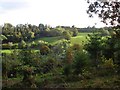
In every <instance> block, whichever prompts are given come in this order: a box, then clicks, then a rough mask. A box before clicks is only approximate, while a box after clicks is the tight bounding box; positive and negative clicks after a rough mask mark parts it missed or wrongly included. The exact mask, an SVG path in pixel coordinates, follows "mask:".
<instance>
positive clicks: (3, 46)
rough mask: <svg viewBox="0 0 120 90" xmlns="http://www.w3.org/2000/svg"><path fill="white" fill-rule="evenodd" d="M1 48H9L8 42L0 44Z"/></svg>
mask: <svg viewBox="0 0 120 90" xmlns="http://www.w3.org/2000/svg"><path fill="white" fill-rule="evenodd" d="M2 49H10V46H9V44H2Z"/></svg>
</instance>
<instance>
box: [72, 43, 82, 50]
mask: <svg viewBox="0 0 120 90" xmlns="http://www.w3.org/2000/svg"><path fill="white" fill-rule="evenodd" d="M72 49H73V50H77V51H79V50H80V49H81V47H80V44H74V45H73V46H72Z"/></svg>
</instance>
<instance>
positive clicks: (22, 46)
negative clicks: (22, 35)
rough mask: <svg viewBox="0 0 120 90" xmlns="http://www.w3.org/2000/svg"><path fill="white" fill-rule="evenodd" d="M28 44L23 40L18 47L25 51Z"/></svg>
mask: <svg viewBox="0 0 120 90" xmlns="http://www.w3.org/2000/svg"><path fill="white" fill-rule="evenodd" d="M26 45H27V44H26V42H25V41H24V40H22V41H21V42H20V43H19V44H18V47H19V48H21V49H23V48H26Z"/></svg>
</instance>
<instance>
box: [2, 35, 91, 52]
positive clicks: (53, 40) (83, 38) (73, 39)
mask: <svg viewBox="0 0 120 90" xmlns="http://www.w3.org/2000/svg"><path fill="white" fill-rule="evenodd" d="M88 34H91V33H79V34H78V36H76V37H71V40H70V41H71V44H80V45H84V44H85V43H86V42H87V39H86V37H87V35H88ZM39 40H43V41H46V42H48V43H51V44H54V43H57V42H59V40H62V38H60V37H44V38H40V39H37V40H35V43H37V42H38V41H39ZM29 43H31V42H29ZM12 51H13V50H0V53H11V52H12ZM35 51H36V50H35Z"/></svg>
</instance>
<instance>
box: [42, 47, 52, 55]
mask: <svg viewBox="0 0 120 90" xmlns="http://www.w3.org/2000/svg"><path fill="white" fill-rule="evenodd" d="M40 53H41V55H47V54H48V53H50V48H49V47H48V46H46V45H42V46H41V47H40Z"/></svg>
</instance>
